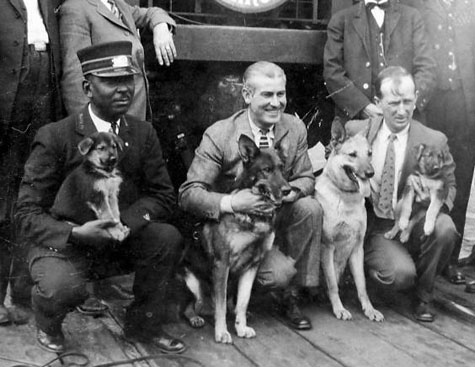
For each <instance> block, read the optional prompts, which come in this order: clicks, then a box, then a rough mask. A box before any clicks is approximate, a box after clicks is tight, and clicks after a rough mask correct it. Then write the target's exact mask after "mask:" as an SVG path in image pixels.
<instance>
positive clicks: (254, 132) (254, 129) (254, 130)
mask: <svg viewBox="0 0 475 367" xmlns="http://www.w3.org/2000/svg"><path fill="white" fill-rule="evenodd" d="M247 118H248V120H249V125H250V126H251V131H252V135H254V136H255V137H256V136H259V134H260V130H262V129H261V128H260V127H259V126H257V125H256V124H255V123H254V121H252V118H251V113H250V112H249V109H248V110H247ZM267 136H268V137H269V138H272V139H273V138H274V125H272V126H271V127H270V128H269V131H268V132H267Z"/></svg>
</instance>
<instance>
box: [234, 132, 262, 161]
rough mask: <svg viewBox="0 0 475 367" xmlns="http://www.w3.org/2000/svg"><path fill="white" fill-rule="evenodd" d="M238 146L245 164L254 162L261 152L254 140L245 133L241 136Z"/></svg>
mask: <svg viewBox="0 0 475 367" xmlns="http://www.w3.org/2000/svg"><path fill="white" fill-rule="evenodd" d="M238 146H239V154H240V155H241V159H242V161H243V162H244V164H246V163H249V162H252V160H253V159H254V158H255V157H256V156H257V155H258V154H259V152H260V150H259V148H258V147H257V145H256V143H254V140H252V139H251V138H250V137H248V136H247V135H244V134H243V135H241V136H240V137H239V141H238Z"/></svg>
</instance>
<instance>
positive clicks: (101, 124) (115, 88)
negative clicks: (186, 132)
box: [15, 41, 185, 353]
mask: <svg viewBox="0 0 475 367" xmlns="http://www.w3.org/2000/svg"><path fill="white" fill-rule="evenodd" d="M78 57H79V59H80V61H81V65H82V70H83V74H84V81H83V90H84V92H85V94H86V95H87V97H88V98H89V101H90V102H89V104H88V105H87V106H86V107H85V108H84V109H83V110H82V111H80V112H79V113H77V114H74V115H71V116H69V117H68V118H66V119H64V120H61V121H59V122H57V123H52V124H48V125H46V126H44V127H43V128H41V129H40V130H39V131H38V133H37V135H36V137H35V140H34V142H33V146H32V152H31V155H30V157H29V159H28V161H27V163H26V165H25V173H24V177H23V180H22V183H21V186H20V192H19V199H18V209H17V212H16V214H15V219H16V222H17V226H18V228H19V231H20V234H21V235H22V237H23V238H25V239H27V240H29V242H30V243H31V248H30V250H29V267H30V272H31V276H32V279H33V281H34V287H33V290H32V304H33V310H34V313H35V317H36V324H37V327H38V334H37V341H38V343H39V345H40V346H41V347H43V348H44V349H46V350H49V351H51V352H56V353H60V352H62V351H63V350H64V349H65V347H64V336H63V333H62V330H61V329H62V328H61V324H62V322H63V320H64V318H65V316H66V314H67V313H68V312H69V311H70V310H72V309H74V307H76V306H78V305H80V304H81V303H82V302H83V301H84V300H85V299H86V298H87V297H88V292H87V291H86V288H85V285H86V282H87V280H88V277H89V275H90V274H91V273H92V272H93V271H94V269H95V267H96V266H97V265H98V264H100V265H101V266H103V267H106V266H107V264H108V263H109V261H110V260H111V259H114V260H117V259H119V260H121V261H122V260H123V261H124V263H126V264H127V266H130V268H131V269H132V270H133V271H135V283H134V286H133V292H134V301H133V303H132V305H131V306H130V307H129V308H128V310H127V313H126V320H125V330H124V331H125V336H126V337H127V338H129V339H133V340H138V341H141V342H144V343H153V344H155V345H156V346H157V347H158V348H159V349H160V350H162V351H164V352H167V353H181V352H183V351H184V350H185V345H184V344H183V342H182V341H180V340H178V339H175V338H173V337H171V336H169V335H167V334H166V333H165V332H164V331H163V330H162V329H161V321H162V320H161V317H160V316H161V314H162V312H161V310H162V308H163V300H164V299H165V292H166V288H167V284H168V281H169V279H170V277H171V276H172V273H173V271H174V267H175V264H176V262H177V261H178V257H179V255H180V252H181V245H182V237H181V235H180V233H179V232H178V231H177V229H176V228H174V227H173V226H171V225H170V224H167V223H166V221H167V218H168V217H169V215H170V214H171V208H172V206H173V203H174V201H175V196H174V192H173V187H172V185H171V182H170V178H169V175H168V172H167V170H166V167H165V162H164V160H163V157H162V151H161V148H160V143H159V141H158V139H157V136H156V133H155V131H154V130H153V128H152V126H151V124H149V123H147V122H144V121H140V120H137V119H135V118H133V117H131V116H129V115H126V113H127V111H128V109H129V106H130V103H131V102H132V99H133V96H134V75H135V74H137V70H136V69H135V68H134V67H133V66H132V63H131V43H130V42H127V41H125V42H123V41H121V42H111V43H104V44H99V45H95V46H91V47H88V48H85V49H82V50H80V51H78ZM96 131H109V132H115V133H117V134H118V135H119V136H120V138H121V139H122V140H123V141H124V149H123V151H122V152H120V154H119V160H118V161H119V163H118V168H119V170H120V171H121V172H122V176H123V182H122V185H121V189H120V194H119V206H120V212H121V221H122V223H123V225H125V226H127V227H128V228H129V229H130V234H129V235H128V237H127V238H126V239H125V240H124V241H123V242H121V243H115V242H114V241H113V240H112V239H111V236H110V234H109V231H108V230H107V229H108V227H110V226H114V225H117V224H116V223H114V222H111V221H105V220H97V219H96V220H95V219H94V217H92V220H90V221H87V222H86V223H85V224H83V225H74V224H72V223H69V222H66V221H62V220H58V219H57V218H55V217H54V216H52V215H51V213H50V209H51V207H52V205H53V202H54V200H55V196H56V194H57V191H58V189H59V187H60V186H61V183H62V182H63V181H64V179H65V178H66V176H67V175H68V173H69V172H71V171H72V170H73V169H74V168H75V167H77V166H78V165H79V164H80V162H81V160H82V157H81V155H80V153H79V150H78V148H77V147H78V143H79V142H80V141H81V140H83V139H84V138H85V137H87V136H89V135H90V134H92V133H94V132H96Z"/></svg>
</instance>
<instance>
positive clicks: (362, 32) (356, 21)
mask: <svg viewBox="0 0 475 367" xmlns="http://www.w3.org/2000/svg"><path fill="white" fill-rule="evenodd" d="M353 26H354V27H355V30H356V33H357V34H358V36H359V37H360V38H361V41H362V42H363V46H364V49H365V51H366V54H367V55H368V57H370V47H369V43H370V41H369V27H368V17H367V16H366V8H365V5H364V1H361V2H360V4H359V7H358V9H357V10H356V13H355V15H354V18H353Z"/></svg>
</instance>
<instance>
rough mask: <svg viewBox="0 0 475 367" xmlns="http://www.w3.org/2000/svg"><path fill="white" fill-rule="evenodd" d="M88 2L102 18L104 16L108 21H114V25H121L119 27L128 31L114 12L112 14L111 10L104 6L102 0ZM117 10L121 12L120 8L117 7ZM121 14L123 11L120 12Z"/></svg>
mask: <svg viewBox="0 0 475 367" xmlns="http://www.w3.org/2000/svg"><path fill="white" fill-rule="evenodd" d="M89 2H90V3H91V4H92V5H94V6H95V7H96V9H97V12H98V13H99V14H100V15H102V16H103V17H104V18H106V19H107V20H108V21H110V22H112V23H114V24H115V25H117V26H118V27H121V28H124V29H127V30H129V31H130V29H129V28H127V26H126V25H125V24H124V23H123V22H121V21H120V20H119V19H118V18H117V17H116V16H115V15H114V14H112V12H111V11H110V10H109V9H107V8H106V6H105V5H104V4H103V3H102V1H100V0H89ZM119 10H120V11H121V12H122V9H121V8H119ZM122 14H123V12H122Z"/></svg>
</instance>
